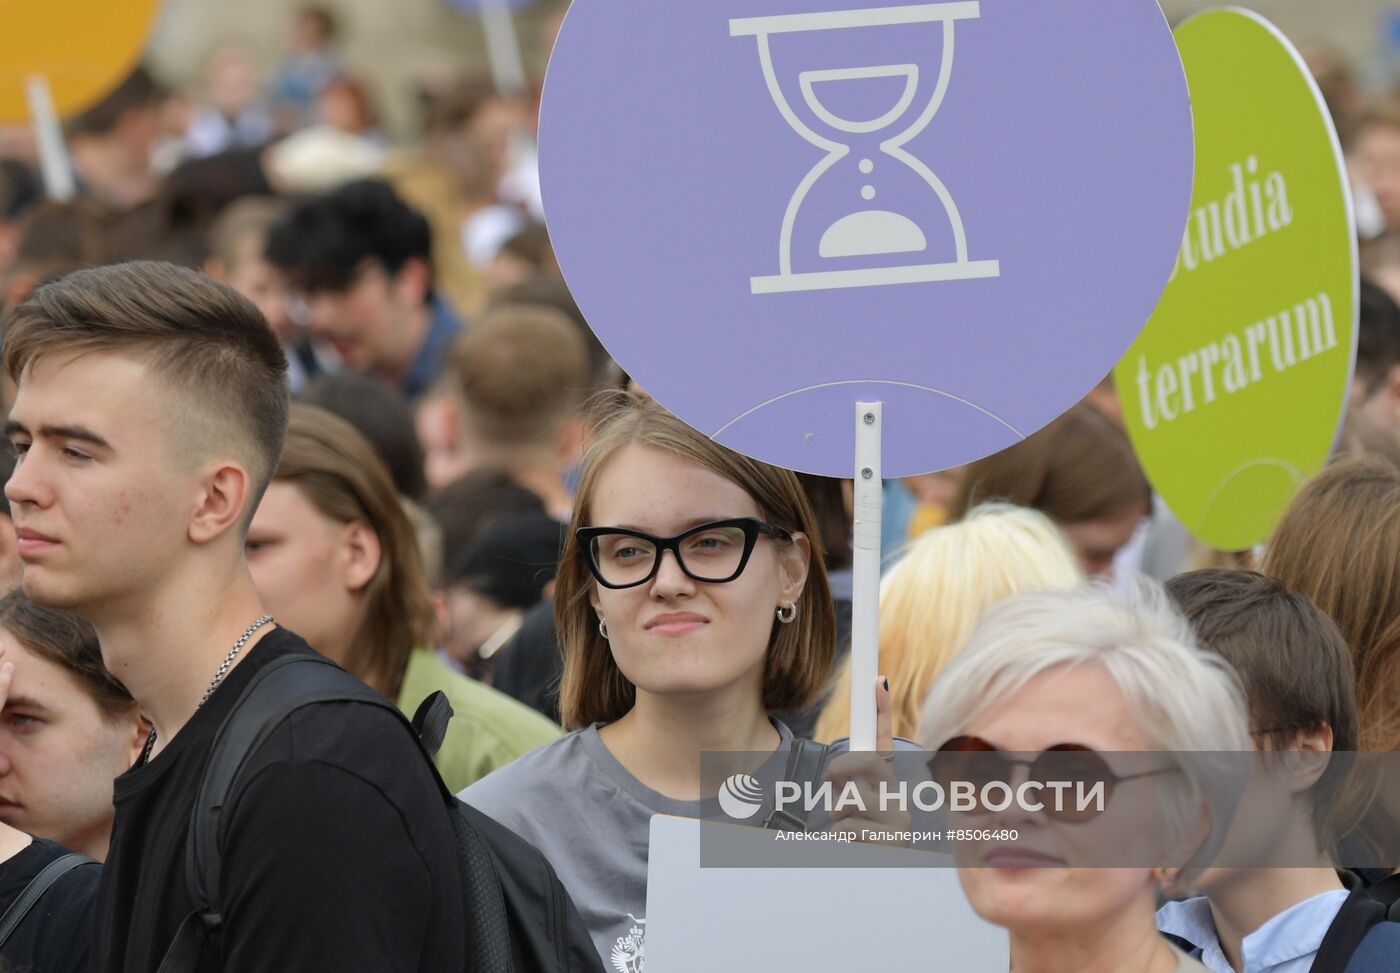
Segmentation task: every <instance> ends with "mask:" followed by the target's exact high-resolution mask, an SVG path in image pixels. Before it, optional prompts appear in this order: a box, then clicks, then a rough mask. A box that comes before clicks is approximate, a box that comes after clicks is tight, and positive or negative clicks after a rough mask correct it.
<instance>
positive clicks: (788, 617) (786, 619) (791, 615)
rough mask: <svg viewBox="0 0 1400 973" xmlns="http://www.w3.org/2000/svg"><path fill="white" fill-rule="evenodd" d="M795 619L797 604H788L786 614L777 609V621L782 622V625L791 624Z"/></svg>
mask: <svg viewBox="0 0 1400 973" xmlns="http://www.w3.org/2000/svg"><path fill="white" fill-rule="evenodd" d="M795 618H797V602H795V601H790V602H788V603H787V609H786V612H784V609H782V608H779V609H778V621H780V622H782V623H783V624H784V625H790V624H792V621H793V619H795Z"/></svg>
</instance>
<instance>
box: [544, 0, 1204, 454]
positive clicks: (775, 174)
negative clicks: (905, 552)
mask: <svg viewBox="0 0 1400 973" xmlns="http://www.w3.org/2000/svg"><path fill="white" fill-rule="evenodd" d="M1192 152H1193V143H1192V131H1191V110H1190V103H1189V99H1188V95H1187V89H1186V81H1185V77H1184V75H1183V72H1182V67H1181V60H1180V58H1179V56H1178V55H1177V50H1176V45H1175V43H1174V42H1173V39H1172V34H1171V31H1170V29H1169V28H1168V26H1167V23H1166V21H1165V19H1164V17H1163V15H1162V12H1161V10H1160V9H1159V8H1158V6H1157V3H1156V0H1112V2H1108V0H1103V2H1098V3H1085V2H1083V0H980V2H977V0H972V2H959V0H954V2H943V3H922V4H908V3H889V2H884V3H879V2H872V0H705V2H703V3H674V2H673V3H658V2H657V0H574V2H573V4H572V6H571V7H570V9H569V13H568V16H567V17H566V19H565V22H564V27H563V30H562V32H561V34H560V38H559V42H558V45H557V47H556V48H555V52H554V56H553V60H552V61H551V63H550V67H549V74H548V78H547V81H546V84H545V89H544V102H543V106H542V110H541V136H540V168H541V179H542V183H543V192H544V202H545V211H546V215H547V218H548V221H549V229H550V233H551V236H552V238H553V241H554V246H555V249H556V252H557V254H558V257H559V262H560V265H561V267H562V268H563V270H564V273H565V275H566V277H567V279H568V282H569V285H570V286H571V288H572V289H573V292H574V295H575V297H576V298H577V300H578V302H579V306H580V307H581V309H582V310H583V312H584V314H585V316H586V317H587V318H588V321H589V322H590V324H591V325H592V326H593V329H594V330H595V331H596V332H597V333H598V336H599V337H600V338H601V339H602V341H603V342H604V344H605V345H606V346H607V348H608V350H609V351H610V352H611V353H612V355H613V357H614V358H616V359H617V361H618V362H619V363H620V364H621V365H622V366H623V367H624V368H625V369H627V371H628V372H629V374H631V375H632V376H633V377H634V378H636V380H637V381H638V382H639V383H640V384H641V385H642V386H644V387H645V388H646V389H647V390H648V391H649V392H650V393H651V394H652V395H654V396H656V398H657V399H658V400H660V401H661V402H663V403H664V404H665V405H666V406H667V407H668V408H670V409H671V410H673V411H674V412H675V413H676V414H677V415H679V416H680V417H681V418H683V419H685V420H686V421H687V422H689V423H690V424H692V425H694V426H695V427H696V428H698V429H701V430H703V431H704V432H706V433H707V434H709V435H711V436H713V437H714V438H715V439H716V440H718V441H719V442H722V443H724V444H725V445H727V446H730V447H732V448H734V449H737V450H739V451H741V452H744V453H747V454H749V455H752V456H756V457H759V458H761V459H764V460H767V461H768V462H770V463H776V464H779V465H782V466H786V467H790V468H792V469H798V470H804V471H808V472H812V473H821V474H826V475H829V476H850V475H851V469H852V464H853V456H854V438H855V433H854V430H855V420H854V403H855V402H857V401H881V402H883V403H884V427H883V428H884V456H883V466H884V473H885V475H887V476H905V475H910V474H914V473H920V472H926V471H929V470H935V469H941V468H946V467H949V466H956V465H958V464H961V463H966V462H970V461H972V460H974V459H977V458H979V457H981V456H984V455H987V454H989V453H992V452H995V451H997V450H999V449H1002V448H1004V447H1006V446H1009V445H1011V444H1012V443H1014V442H1016V441H1017V440H1019V439H1020V438H1022V437H1024V436H1027V435H1029V434H1030V433H1032V432H1034V431H1035V430H1037V429H1039V428H1040V427H1041V426H1043V425H1044V424H1045V423H1047V422H1049V421H1050V420H1051V419H1053V418H1054V417H1055V416H1056V415H1058V414H1059V413H1061V412H1063V411H1064V410H1065V409H1067V408H1068V407H1069V406H1071V405H1072V404H1074V402H1076V401H1077V400H1078V399H1079V398H1080V397H1081V396H1082V395H1083V394H1084V393H1085V392H1086V391H1087V390H1088V389H1090V388H1091V387H1092V386H1093V385H1094V384H1095V383H1096V382H1098V381H1099V380H1100V379H1101V378H1103V376H1104V375H1106V374H1107V373H1108V372H1109V371H1110V370H1111V369H1112V367H1113V365H1114V363H1115V362H1117V360H1118V358H1119V357H1120V356H1121V355H1122V354H1123V352H1124V351H1125V350H1126V349H1127V347H1128V346H1129V344H1131V343H1132V341H1133V339H1134V338H1135V337H1136V335H1137V333H1138V331H1139V330H1140V329H1141V328H1142V326H1143V324H1144V322H1146V320H1147V318H1148V316H1149V315H1150V314H1151V312H1152V309H1153V307H1154V306H1155V304H1156V302H1157V298H1158V297H1159V295H1160V294H1161V292H1162V288H1163V286H1164V285H1165V284H1166V281H1167V278H1168V275H1169V274H1170V273H1171V269H1172V264H1173V261H1174V260H1175V258H1176V253H1177V249H1178V247H1179V246H1180V243H1181V233H1182V227H1183V226H1184V225H1185V219H1186V213H1187V209H1188V206H1189V202H1190V197H1191V181H1192V162H1193V158H1192Z"/></svg>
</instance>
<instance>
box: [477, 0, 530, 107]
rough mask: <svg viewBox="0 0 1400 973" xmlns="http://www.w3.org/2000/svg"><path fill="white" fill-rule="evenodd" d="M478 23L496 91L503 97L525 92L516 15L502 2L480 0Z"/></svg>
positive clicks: (503, 0)
mask: <svg viewBox="0 0 1400 973" xmlns="http://www.w3.org/2000/svg"><path fill="white" fill-rule="evenodd" d="M481 24H482V27H483V28H484V29H485V31H486V54H487V57H488V58H489V59H490V61H491V77H492V79H494V81H495V82H496V90H497V91H499V92H500V93H501V94H503V95H516V94H519V93H520V92H521V91H524V90H525V63H524V61H523V59H522V58H521V56H520V37H519V35H518V34H517V33H516V31H515V15H514V14H512V13H511V12H510V7H509V6H507V5H506V2H505V0H481Z"/></svg>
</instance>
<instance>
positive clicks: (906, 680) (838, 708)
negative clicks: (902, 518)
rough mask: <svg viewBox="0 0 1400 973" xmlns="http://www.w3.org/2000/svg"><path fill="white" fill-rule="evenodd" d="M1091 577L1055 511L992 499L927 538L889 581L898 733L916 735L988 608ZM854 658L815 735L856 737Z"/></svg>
mask: <svg viewBox="0 0 1400 973" xmlns="http://www.w3.org/2000/svg"><path fill="white" fill-rule="evenodd" d="M1083 580H1084V576H1083V574H1081V573H1080V570H1079V562H1078V561H1077V559H1076V558H1075V555H1074V552H1073V551H1072V550H1071V549H1070V547H1069V545H1068V544H1067V543H1066V542H1065V539H1064V537H1063V535H1061V533H1060V531H1059V529H1058V528H1057V527H1056V526H1055V525H1054V523H1053V522H1051V520H1050V518H1048V517H1046V516H1045V515H1044V514H1042V513H1039V512H1038V511H1035V510H1029V509H1026V508H1024V507H1016V506H1012V505H1011V504H1006V503H985V504H982V505H981V506H980V507H977V508H975V509H974V510H973V511H972V512H971V513H969V514H968V515H967V516H966V517H965V518H963V519H962V520H961V521H960V522H958V523H956V524H947V525H945V526H942V527H935V528H933V529H932V530H929V531H926V532H925V533H923V534H922V535H920V536H919V538H918V539H917V540H915V541H914V542H913V544H911V545H910V547H909V549H908V551H907V552H906V553H905V555H904V556H903V557H902V558H901V559H900V560H899V562H898V563H897V564H895V565H894V567H892V568H890V570H889V571H887V572H886V573H885V577H884V579H883V580H882V581H881V582H880V668H881V669H882V670H883V671H884V672H886V673H887V674H888V675H889V679H890V691H891V696H892V698H891V704H892V706H893V711H894V733H895V736H901V737H907V738H909V739H913V738H914V737H915V736H916V735H917V734H918V730H919V709H920V707H922V706H923V702H924V697H925V696H927V695H928V688H929V686H930V685H931V684H932V683H933V680H934V679H935V677H937V675H938V673H939V672H941V671H942V669H943V667H944V666H946V665H947V664H948V660H950V659H951V658H953V656H954V655H955V654H957V652H958V650H959V649H961V648H962V646H963V643H965V642H966V641H967V637H968V636H969V635H971V634H972V630H973V629H974V628H975V627H976V626H977V622H978V620H979V619H980V618H981V617H982V614H983V613H984V612H985V611H986V610H987V609H988V608H990V607H991V606H992V605H995V604H996V603H997V602H999V601H1001V600H1002V599H1004V598H1007V597H1009V596H1011V595H1014V594H1016V593H1017V592H1021V591H1051V590H1057V589H1061V588H1072V587H1074V586H1075V585H1077V584H1079V583H1080V582H1081V581H1083ZM850 724H851V671H850V664H849V661H847V663H845V664H843V665H842V667H841V669H840V670H839V671H838V673H837V675H836V677H835V678H834V679H833V680H832V689H831V694H830V697H829V699H828V701H827V704H826V706H825V707H824V708H823V709H822V713H821V716H820V718H819V719H818V720H817V726H816V729H815V730H814V731H813V733H812V736H813V737H814V738H815V739H817V740H834V739H836V738H837V737H843V736H847V735H849V733H850Z"/></svg>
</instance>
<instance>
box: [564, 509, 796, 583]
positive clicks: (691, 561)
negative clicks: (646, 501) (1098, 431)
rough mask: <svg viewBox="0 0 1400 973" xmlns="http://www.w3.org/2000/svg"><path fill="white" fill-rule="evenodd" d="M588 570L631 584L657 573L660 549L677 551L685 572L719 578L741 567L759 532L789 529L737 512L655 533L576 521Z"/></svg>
mask: <svg viewBox="0 0 1400 973" xmlns="http://www.w3.org/2000/svg"><path fill="white" fill-rule="evenodd" d="M574 536H576V537H577V538H578V545H579V548H580V549H581V550H582V551H583V556H584V560H585V562H586V563H587V564H588V570H589V571H591V572H592V574H593V577H594V578H596V579H597V581H598V583H599V584H600V585H602V586H603V587H605V588H635V587H636V586H637V585H639V584H646V583H647V582H648V581H650V580H651V579H652V578H654V577H656V572H657V571H659V570H660V569H661V555H663V554H664V553H666V552H667V551H670V552H671V553H672V554H674V555H675V556H676V563H677V564H679V565H680V568H681V570H682V571H684V572H685V574H686V576H687V577H689V578H692V579H694V580H695V581H702V582H705V583H707V584H723V583H725V582H727V581H733V580H734V579H735V578H737V577H739V575H741V574H743V573H744V566H745V565H747V564H748V563H749V556H750V555H752V554H753V549H754V545H755V544H757V543H758V538H759V537H760V536H768V537H774V538H777V539H778V540H783V541H790V540H792V534H790V533H789V532H788V531H786V530H784V529H783V528H781V527H775V526H774V525H772V524H765V523H764V522H763V521H761V520H756V519H754V518H753V517H735V518H733V519H731V520H717V521H715V522H714V523H709V524H701V525H700V526H699V527H692V528H690V530H687V531H685V532H683V533H680V534H677V535H675V536H674V537H657V536H656V535H654V534H648V533H646V532H645V531H641V530H631V529H629V528H626V527H580V528H579V529H578V530H577V531H576V532H575V535H574Z"/></svg>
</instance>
